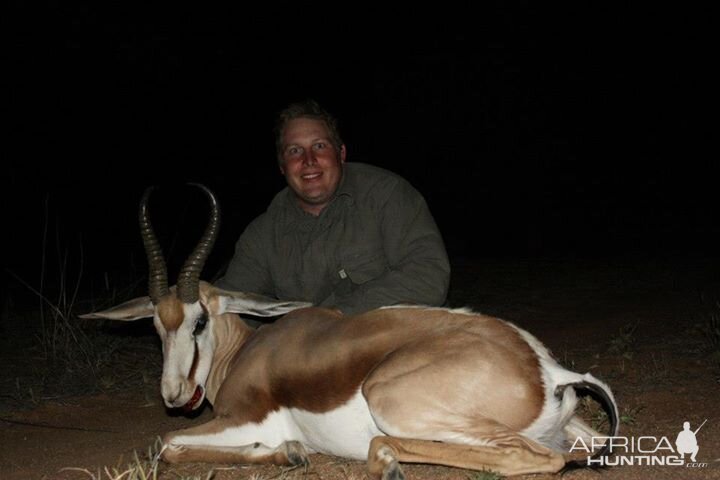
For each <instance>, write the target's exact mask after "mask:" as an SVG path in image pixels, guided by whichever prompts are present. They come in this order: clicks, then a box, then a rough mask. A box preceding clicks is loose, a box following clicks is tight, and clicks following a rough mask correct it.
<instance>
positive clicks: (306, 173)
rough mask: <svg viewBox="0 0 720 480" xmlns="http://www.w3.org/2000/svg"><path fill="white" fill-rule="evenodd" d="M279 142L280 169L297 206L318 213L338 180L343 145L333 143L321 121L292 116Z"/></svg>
mask: <svg viewBox="0 0 720 480" xmlns="http://www.w3.org/2000/svg"><path fill="white" fill-rule="evenodd" d="M282 146H283V149H282V152H281V157H282V161H281V166H280V171H281V172H282V174H283V175H285V180H287V183H288V185H289V186H290V188H291V189H292V190H293V191H294V192H295V196H296V197H297V199H298V201H299V203H300V208H302V209H303V210H305V211H306V212H308V213H311V214H313V215H320V212H322V211H323V209H324V208H325V207H326V206H327V205H328V203H330V200H332V198H333V196H334V195H335V190H337V187H338V184H339V183H340V178H341V177H342V164H343V163H345V145H342V146H341V147H340V150H339V151H338V150H337V149H336V148H335V147H334V146H333V144H332V143H331V141H330V133H329V132H328V129H327V127H326V126H325V122H323V121H321V120H315V119H312V118H296V119H294V120H290V122H288V124H287V125H286V126H285V130H284V131H283V135H282Z"/></svg>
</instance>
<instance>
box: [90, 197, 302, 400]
mask: <svg viewBox="0 0 720 480" xmlns="http://www.w3.org/2000/svg"><path fill="white" fill-rule="evenodd" d="M195 186H197V187H199V188H200V189H202V190H203V191H204V192H205V193H206V194H207V196H208V198H209V199H210V205H211V213H210V220H209V222H208V225H207V228H206V229H205V232H204V233H203V235H202V237H201V239H200V241H199V242H198V244H197V246H196V247H195V249H194V250H193V251H192V253H191V254H190V256H189V257H188V259H187V260H186V261H185V263H184V265H183V267H182V269H181V271H180V274H179V275H178V281H177V285H176V286H175V287H169V285H168V275H167V265H166V263H165V260H164V258H163V254H162V250H161V248H160V243H159V241H158V239H157V237H156V235H155V232H154V230H153V228H152V225H151V223H150V218H149V214H148V201H149V198H150V193H151V192H152V190H153V188H152V187H150V188H148V189H147V190H145V193H144V194H143V197H142V200H141V202H140V213H139V220H140V232H141V234H142V239H143V244H144V246H145V252H146V254H147V259H148V267H149V268H148V279H149V281H148V296H145V297H139V298H135V299H133V300H129V301H127V302H125V303H122V304H120V305H117V306H115V307H112V308H110V309H107V310H103V311H100V312H94V313H89V314H86V315H81V316H80V317H81V318H106V319H112V320H125V321H133V320H138V319H141V318H147V317H153V323H154V325H155V329H156V330H157V332H158V334H159V335H160V339H161V340H162V351H163V372H162V380H161V388H160V390H161V393H162V397H163V400H164V402H165V405H166V406H167V407H169V408H178V407H183V408H185V410H187V411H190V410H194V409H196V408H198V407H199V406H200V404H201V403H202V400H203V399H204V398H205V394H206V382H207V379H208V375H209V374H210V370H211V368H212V365H213V358H214V354H215V351H216V349H217V347H218V344H219V343H221V342H223V341H225V339H224V338H221V336H220V338H219V336H218V335H216V334H215V332H213V328H212V327H213V324H214V322H219V321H220V319H221V318H222V319H223V320H227V316H226V315H224V314H226V313H247V314H252V315H257V316H266V317H267V316H276V315H283V314H285V313H287V312H290V311H292V310H295V309H298V308H303V307H307V306H309V305H310V304H309V303H306V302H285V301H278V300H275V299H271V298H267V297H263V296H260V295H254V294H250V293H243V292H230V291H225V290H221V289H218V288H215V287H213V286H212V285H210V284H208V283H206V282H201V281H200V273H201V271H202V269H203V266H204V265H205V261H206V260H207V258H208V255H209V254H210V251H211V249H212V246H213V244H214V243H215V240H216V239H217V236H218V230H219V226H220V208H219V206H218V203H217V199H216V198H215V195H213V193H212V192H211V191H210V190H209V189H208V188H206V187H204V186H203V185H198V184H195ZM232 317H233V318H232V319H231V321H238V322H241V320H240V319H239V317H237V316H236V315H233V316H232Z"/></svg>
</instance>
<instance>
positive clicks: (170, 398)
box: [161, 383, 182, 407]
mask: <svg viewBox="0 0 720 480" xmlns="http://www.w3.org/2000/svg"><path fill="white" fill-rule="evenodd" d="M161 394H162V397H163V399H164V400H165V405H167V406H168V407H176V406H177V405H176V404H175V402H176V401H177V399H178V398H179V397H180V395H182V385H181V384H179V383H178V384H176V385H168V384H166V383H163V385H162V388H161Z"/></svg>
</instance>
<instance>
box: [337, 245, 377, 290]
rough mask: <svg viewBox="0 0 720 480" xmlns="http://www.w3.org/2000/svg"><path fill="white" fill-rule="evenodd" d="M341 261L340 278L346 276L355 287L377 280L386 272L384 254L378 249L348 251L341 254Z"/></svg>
mask: <svg viewBox="0 0 720 480" xmlns="http://www.w3.org/2000/svg"><path fill="white" fill-rule="evenodd" d="M341 261H342V265H341V266H342V270H341V272H340V275H341V277H342V276H343V274H344V275H347V277H348V278H350V281H352V283H354V284H357V285H362V284H363V283H366V282H368V281H370V280H374V279H376V278H379V277H381V276H382V275H383V274H384V273H385V272H386V271H387V270H388V266H387V261H386V259H385V254H384V253H383V251H382V250H380V249H369V248H364V249H361V250H350V251H347V252H345V253H344V254H343V256H342V260H341Z"/></svg>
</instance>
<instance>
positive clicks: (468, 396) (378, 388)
mask: <svg viewBox="0 0 720 480" xmlns="http://www.w3.org/2000/svg"><path fill="white" fill-rule="evenodd" d="M200 188H202V189H203V190H204V191H205V192H206V194H207V195H208V197H209V198H210V202H211V205H212V214H211V219H210V221H209V223H208V227H207V229H206V230H205V233H204V234H203V236H202V238H201V240H200V242H199V244H198V246H197V247H195V250H194V251H193V253H192V254H191V255H190V257H189V259H188V260H187V261H186V263H185V266H184V267H183V269H182V272H181V273H180V275H179V280H178V282H177V287H176V288H175V287H172V288H170V287H168V279H167V267H166V265H165V261H164V259H163V256H162V253H161V250H160V246H159V242H158V240H157V238H156V236H155V234H154V232H153V229H152V227H151V224H150V221H149V216H148V198H149V195H150V189H148V190H147V191H146V192H145V194H144V196H143V198H142V201H141V204H140V228H141V232H142V237H143V241H144V245H145V249H146V253H147V257H148V261H149V271H150V275H149V277H150V281H149V296H148V297H141V298H137V299H134V300H130V301H128V302H126V303H123V304H121V305H118V306H116V307H114V308H110V309H108V310H105V311H102V312H96V313H91V314H87V315H84V317H85V318H108V319H115V320H137V319H140V318H145V317H153V319H154V325H155V328H156V329H157V331H158V334H159V335H160V337H161V339H162V346H163V372H162V380H161V393H162V397H163V399H164V402H165V405H166V406H167V407H169V408H180V407H182V408H184V409H185V410H188V411H190V410H194V409H197V408H198V407H199V406H200V404H201V403H202V401H203V399H205V398H207V400H208V401H209V402H210V403H211V404H212V406H213V410H214V418H213V419H212V420H210V421H209V422H207V423H205V424H202V425H199V426H196V427H193V428H188V429H186V430H179V431H176V432H171V433H168V434H166V435H165V437H164V438H163V444H164V446H163V459H164V460H165V461H167V462H213V463H276V464H290V465H297V464H304V463H306V462H307V459H308V456H307V455H308V453H314V452H317V453H323V454H329V455H335V456H341V457H347V458H353V459H367V461H368V468H369V471H370V473H371V474H372V475H374V476H377V477H382V478H383V479H399V478H404V474H403V473H402V469H401V467H400V465H399V462H410V463H430V464H439V465H447V466H454V467H461V468H467V469H477V470H479V469H491V470H494V471H496V472H498V473H501V474H504V475H517V474H526V473H541V472H559V471H560V470H562V469H564V468H568V467H575V466H578V465H581V464H580V462H575V461H572V460H567V461H566V458H565V456H564V455H563V453H562V452H564V451H565V452H566V451H567V448H568V445H569V442H572V441H573V440H576V438H577V437H578V436H579V437H583V439H584V440H586V441H589V437H591V436H599V434H598V433H597V432H595V431H594V430H593V429H591V428H590V427H589V426H587V425H586V424H585V423H584V422H582V420H580V419H579V418H578V416H576V415H575V413H574V410H575V407H576V404H577V401H578V400H577V395H576V389H585V390H589V391H590V392H592V393H593V394H594V395H595V396H596V397H597V398H598V399H599V401H600V403H601V404H602V405H603V407H604V408H605V409H606V411H607V412H608V415H609V418H610V428H611V433H610V435H616V434H617V431H618V421H617V418H618V415H617V406H616V404H615V401H614V399H613V396H612V393H611V391H610V389H609V388H608V386H607V385H605V384H604V383H603V382H601V381H599V380H598V379H596V378H595V377H593V376H592V375H590V374H585V375H581V374H578V373H574V372H571V371H568V370H566V369H565V368H563V367H562V366H560V365H559V364H558V363H557V362H556V361H555V360H554V359H553V358H552V357H551V355H550V353H549V352H548V350H547V349H546V348H545V347H544V346H543V344H542V343H540V341H538V340H537V339H536V338H535V337H533V336H532V335H531V334H530V333H528V332H526V331H525V330H523V329H521V328H518V327H517V326H515V325H513V324H511V323H508V322H505V321H503V320H499V319H497V318H492V317H488V316H485V315H481V314H478V313H473V312H471V311H469V310H449V309H443V308H423V307H410V306H392V307H386V308H381V309H378V310H374V311H370V312H367V313H364V314H361V315H356V316H343V315H342V314H341V313H340V312H338V311H335V310H329V309H324V308H313V307H311V306H309V304H307V303H304V302H287V301H278V300H274V299H270V298H264V297H261V296H258V295H253V294H248V293H242V292H230V291H224V290H220V289H218V288H216V287H213V286H212V285H210V284H208V283H206V282H202V281H200V280H199V276H200V272H201V270H202V268H203V264H204V263H205V261H206V259H207V256H208V254H209V252H210V250H211V248H212V245H213V243H214V241H215V239H216V237H217V234H218V227H219V219H220V214H219V208H218V204H217V201H216V199H215V197H214V195H213V194H212V192H210V191H209V190H208V189H206V188H205V187H203V186H200ZM286 313H287V315H285V316H284V317H282V318H281V319H279V320H277V321H276V322H275V323H273V324H271V325H268V326H264V327H261V328H259V329H257V330H254V329H251V328H250V327H248V326H247V325H246V324H245V323H244V322H243V321H242V320H241V318H240V317H239V316H238V315H237V314H252V315H259V316H278V315H282V314H286ZM607 450H608V449H607V448H603V449H601V451H600V452H598V453H597V454H596V455H595V456H596V457H597V456H600V455H604V454H607V453H608V451H607Z"/></svg>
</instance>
